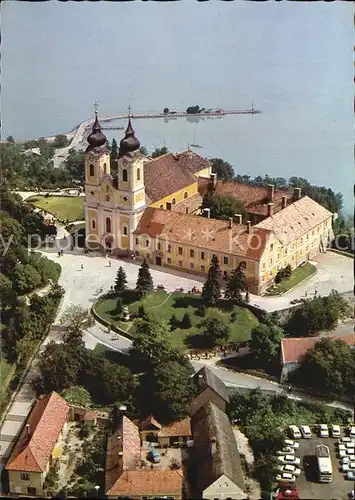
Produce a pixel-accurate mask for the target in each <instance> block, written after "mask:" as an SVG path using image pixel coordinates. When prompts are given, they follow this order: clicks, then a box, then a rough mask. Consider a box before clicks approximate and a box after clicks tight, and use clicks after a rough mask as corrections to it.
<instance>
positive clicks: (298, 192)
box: [293, 188, 301, 200]
mask: <svg viewBox="0 0 355 500" xmlns="http://www.w3.org/2000/svg"><path fill="white" fill-rule="evenodd" d="M300 198H301V188H294V189H293V199H294V200H299V199H300Z"/></svg>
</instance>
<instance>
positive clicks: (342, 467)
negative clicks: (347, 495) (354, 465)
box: [340, 463, 350, 472]
mask: <svg viewBox="0 0 355 500" xmlns="http://www.w3.org/2000/svg"><path fill="white" fill-rule="evenodd" d="M340 470H341V471H342V472H349V470H350V467H349V463H345V464H341V465H340Z"/></svg>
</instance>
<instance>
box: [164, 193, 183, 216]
mask: <svg viewBox="0 0 355 500" xmlns="http://www.w3.org/2000/svg"><path fill="white" fill-rule="evenodd" d="M188 197H189V193H188V192H187V191H185V193H184V200H186V199H187V198H188ZM172 205H176V198H173V199H172V200H171V201H167V202H166V204H165V208H166V210H171V207H172ZM159 208H160V209H162V210H163V209H164V205H163V204H161V205H160V206H159ZM186 213H187V214H188V213H189V209H188V208H186Z"/></svg>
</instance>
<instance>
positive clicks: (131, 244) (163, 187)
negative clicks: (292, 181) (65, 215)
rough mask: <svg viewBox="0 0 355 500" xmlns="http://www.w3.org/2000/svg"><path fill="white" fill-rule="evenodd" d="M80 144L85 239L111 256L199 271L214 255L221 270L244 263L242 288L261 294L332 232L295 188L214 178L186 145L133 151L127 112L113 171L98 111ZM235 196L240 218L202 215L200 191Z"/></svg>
mask: <svg viewBox="0 0 355 500" xmlns="http://www.w3.org/2000/svg"><path fill="white" fill-rule="evenodd" d="M88 143H89V145H88V147H87V150H86V152H85V197H86V198H85V220H86V235H87V246H88V247H89V248H92V249H94V248H95V249H102V250H105V251H108V252H112V253H113V254H115V255H122V256H129V255H130V256H135V257H136V258H138V259H143V258H145V259H147V261H148V262H150V263H151V264H154V265H158V266H163V267H173V268H177V269H181V270H184V271H188V272H189V273H198V274H202V275H206V274H207V272H208V268H209V266H210V262H211V258H212V256H213V255H216V256H217V257H218V259H219V262H220V266H221V271H222V275H223V277H224V278H227V277H228V275H229V274H230V272H231V271H232V270H233V269H235V268H236V267H237V266H238V265H239V264H241V263H243V264H245V267H246V280H247V286H248V289H249V292H251V293H255V294H263V293H264V292H265V291H266V290H267V288H269V287H270V285H271V284H272V283H273V282H274V279H275V276H276V274H277V272H278V270H280V269H282V268H284V267H286V265H288V264H290V265H291V267H292V269H295V268H296V267H298V266H299V265H301V264H302V263H304V262H307V261H308V260H309V259H311V258H313V257H314V256H315V255H316V254H318V253H320V252H324V251H325V250H326V247H327V244H328V242H329V241H330V240H332V239H333V232H332V213H331V212H329V211H328V210H326V209H325V208H323V207H322V206H321V205H319V204H318V203H317V202H315V201H314V200H312V199H311V198H309V197H308V196H304V197H302V196H301V190H300V188H295V189H294V191H293V193H288V192H287V191H281V190H277V189H275V188H274V186H273V185H269V186H267V187H258V186H249V185H246V184H239V183H234V182H221V181H219V180H218V179H217V175H216V174H215V173H213V172H212V165H211V163H210V162H209V161H208V160H207V159H205V158H203V157H202V156H200V155H198V154H197V153H195V152H193V151H184V152H182V153H168V154H165V155H162V156H160V157H158V158H156V159H151V158H147V157H145V156H143V155H142V154H141V153H140V152H139V147H140V143H139V140H138V139H137V138H136V136H135V133H134V130H133V128H132V124H131V121H130V120H129V123H128V127H127V130H126V132H125V137H124V138H123V139H122V140H121V142H120V148H119V155H118V159H117V174H115V176H112V175H111V173H110V157H109V150H108V143H107V140H106V137H105V136H104V134H103V133H102V131H101V128H100V124H99V121H98V118H97V115H96V116H95V122H94V125H93V128H92V132H91V134H90V135H89V136H88ZM209 192H210V193H217V194H222V195H230V196H233V197H235V198H236V199H238V200H240V201H242V203H243V205H244V207H245V209H246V217H244V220H243V217H242V216H241V214H235V215H234V217H232V218H230V219H229V220H227V221H226V220H214V219H212V218H210V217H209V215H210V212H209V211H208V210H206V213H205V215H207V216H206V217H201V215H200V213H201V210H200V207H201V203H202V199H203V195H204V194H206V193H209Z"/></svg>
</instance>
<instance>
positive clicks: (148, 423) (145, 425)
mask: <svg viewBox="0 0 355 500" xmlns="http://www.w3.org/2000/svg"><path fill="white" fill-rule="evenodd" d="M152 426H153V427H156V428H157V429H161V427H162V426H161V425H160V423H159V422H158V421H157V420H156V419H155V418H154V417H153V415H149V416H148V417H146V418H145V419H144V420H142V421H141V423H140V429H141V431H145V430H148V429H149V430H150V429H151V428H152Z"/></svg>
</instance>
